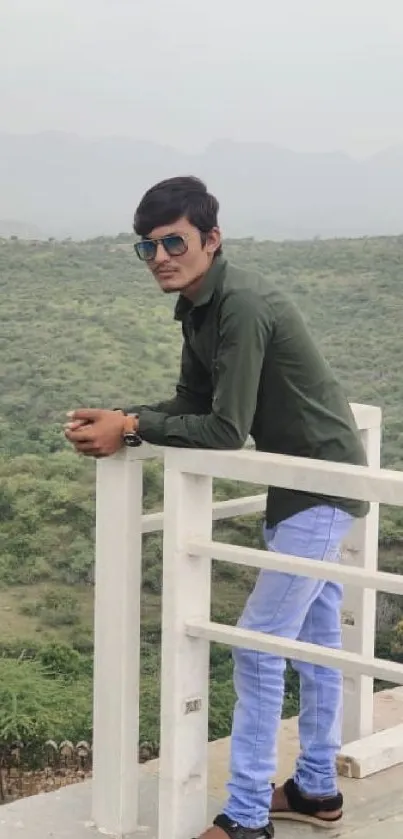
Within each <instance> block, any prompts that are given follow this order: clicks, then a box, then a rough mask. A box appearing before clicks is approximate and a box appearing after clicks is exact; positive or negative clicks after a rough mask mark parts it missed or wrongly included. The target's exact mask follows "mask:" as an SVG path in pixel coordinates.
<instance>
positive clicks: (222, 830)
mask: <svg viewBox="0 0 403 839" xmlns="http://www.w3.org/2000/svg"><path fill="white" fill-rule="evenodd" d="M273 837H274V827H273V825H272V824H271V822H269V823H268V824H267V825H266V826H265V827H242V825H240V824H238V822H234V821H232V819H229V818H228V816H226V815H224V813H221V814H220V815H219V816H217V818H216V819H214V824H213V826H212V827H209V829H208V830H206V831H205V832H204V833H202V834H201V836H200V837H199V839H273Z"/></svg>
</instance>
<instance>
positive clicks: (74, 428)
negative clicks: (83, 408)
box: [64, 420, 88, 431]
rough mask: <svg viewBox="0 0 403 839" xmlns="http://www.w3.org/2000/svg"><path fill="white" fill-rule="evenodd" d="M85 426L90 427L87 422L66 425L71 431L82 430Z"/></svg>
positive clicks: (78, 421) (81, 421)
mask: <svg viewBox="0 0 403 839" xmlns="http://www.w3.org/2000/svg"><path fill="white" fill-rule="evenodd" d="M85 425H88V421H87V420H74V422H68V423H66V425H65V426H64V427H65V428H68V429H69V430H70V431H77V428H82V427H83V426H85Z"/></svg>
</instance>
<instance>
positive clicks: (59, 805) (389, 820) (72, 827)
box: [0, 688, 403, 839]
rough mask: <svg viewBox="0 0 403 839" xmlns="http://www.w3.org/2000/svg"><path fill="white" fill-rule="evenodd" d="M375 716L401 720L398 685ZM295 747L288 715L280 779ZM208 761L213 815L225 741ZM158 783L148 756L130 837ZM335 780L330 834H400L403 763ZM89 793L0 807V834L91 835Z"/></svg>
mask: <svg viewBox="0 0 403 839" xmlns="http://www.w3.org/2000/svg"><path fill="white" fill-rule="evenodd" d="M375 722H376V727H377V729H381V728H389V727H390V726H393V725H397V724H399V723H401V722H403V688H400V689H399V690H398V691H394V692H388V691H386V692H384V693H383V694H382V695H378V697H377V699H376V709H375ZM297 751H298V739H297V727H296V720H287V721H285V722H284V723H283V726H282V731H281V737H280V743H279V773H278V780H279V781H282V780H284V779H285V778H287V777H288V776H289V775H290V774H291V771H292V766H293V763H294V759H295V756H296V754H297ZM209 761H210V765H209V785H210V801H209V811H210V818H212V817H213V816H214V815H215V814H216V813H217V811H219V809H220V803H221V802H222V800H223V798H224V795H225V781H226V774H227V765H228V741H226V740H222V741H218V742H217V743H212V744H211V746H210V753H209ZM157 783H158V762H157V761H153V762H151V763H149V764H147V765H146V766H144V767H143V772H142V781H141V790H140V801H141V809H140V821H141V824H142V825H148V828H142V829H141V830H140V831H139V832H138V833H137V835H136V837H131V839H140V837H141V839H155V836H156V815H155V814H156V801H157ZM340 786H341V788H342V790H343V792H344V794H345V799H346V808H345V811H346V815H345V818H344V820H343V824H342V825H340V827H337V828H336V829H335V830H332V831H331V836H332V837H334V839H337V838H338V837H342V839H347V837H349V839H379V837H380V836H381V834H382V839H403V764H402V765H400V766H396V767H394V768H393V769H389V770H387V771H385V772H382V773H379V774H377V775H373V776H372V777H370V778H366V779H365V780H362V781H357V780H350V779H347V778H341V779H340ZM90 795H91V785H90V783H85V784H78V785H76V786H74V787H67V788H64V789H63V790H60V791H59V792H55V793H48V794H47V795H40V796H35V797H33V798H29V799H24V800H22V801H17V802H15V803H14V804H12V805H9V806H6V807H1V808H0V839H95V837H97V836H99V833H97V831H96V830H95V829H94V827H93V826H92V825H91V823H90V821H89V813H90ZM318 833H319V831H317V830H315V829H314V828H312V827H308V826H305V825H294V824H292V825H291V824H289V823H288V824H287V823H279V824H278V826H277V828H276V839H304V837H306V839H310V837H313V836H318ZM322 833H323V832H322ZM325 835H329V834H328V832H327V831H326V832H325ZM167 839H172V837H167Z"/></svg>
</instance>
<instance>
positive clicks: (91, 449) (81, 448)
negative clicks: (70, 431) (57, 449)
mask: <svg viewBox="0 0 403 839" xmlns="http://www.w3.org/2000/svg"><path fill="white" fill-rule="evenodd" d="M75 448H76V450H77V451H78V452H80V453H81V454H92V455H94V457H95V456H96V455H99V446H94V443H93V442H92V441H88V442H87V441H85V442H84V443H76V445H75Z"/></svg>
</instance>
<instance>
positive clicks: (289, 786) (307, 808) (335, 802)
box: [270, 778, 343, 829]
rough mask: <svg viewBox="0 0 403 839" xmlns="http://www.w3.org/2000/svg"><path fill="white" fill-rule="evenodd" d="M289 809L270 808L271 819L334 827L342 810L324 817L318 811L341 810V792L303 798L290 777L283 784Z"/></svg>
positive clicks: (340, 816) (338, 822) (341, 816)
mask: <svg viewBox="0 0 403 839" xmlns="http://www.w3.org/2000/svg"><path fill="white" fill-rule="evenodd" d="M283 790H284V795H285V797H286V799H287V802H288V806H289V808H290V809H289V810H272V811H271V813H270V815H271V816H272V818H273V819H284V820H288V821H294V822H304V823H305V824H314V825H317V826H319V827H322V828H328V829H329V828H334V827H336V826H337V825H339V824H340V820H341V819H342V818H343V812H341V813H339V815H337V816H333V818H328V819H324V818H322V816H318V813H331V812H334V811H335V810H342V807H343V796H342V794H341V792H338V793H337V795H333V796H332V797H331V798H305V797H304V796H303V795H301V793H300V791H299V789H298V787H297V785H296V783H295V781H294V780H293V779H292V778H290V779H289V780H288V781H286V782H285V784H284V786H283Z"/></svg>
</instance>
